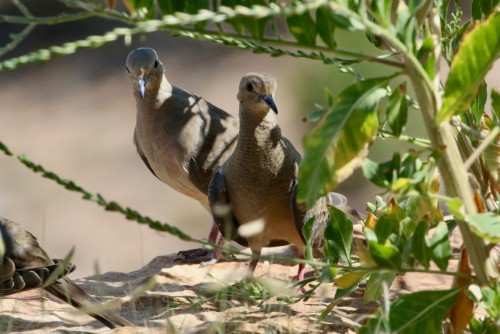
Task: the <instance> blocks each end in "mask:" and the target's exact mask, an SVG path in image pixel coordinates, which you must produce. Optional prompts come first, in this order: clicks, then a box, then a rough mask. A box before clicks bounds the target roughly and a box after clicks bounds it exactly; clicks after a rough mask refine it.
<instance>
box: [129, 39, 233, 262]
mask: <svg viewBox="0 0 500 334" xmlns="http://www.w3.org/2000/svg"><path fill="white" fill-rule="evenodd" d="M126 70H127V76H128V78H129V79H130V81H131V82H132V89H133V92H134V97H135V100H136V106H137V120H136V127H135V132H134V143H135V146H136V148H137V153H138V154H139V156H140V157H141V158H142V160H143V161H144V163H145V164H146V166H147V167H148V168H149V170H150V171H151V172H152V173H153V174H154V175H155V176H156V177H157V178H158V179H160V180H161V181H162V182H164V183H165V184H167V185H168V186H170V187H172V188H173V189H174V190H176V191H178V192H180V193H182V194H184V195H186V196H189V197H191V198H193V199H195V200H197V201H198V202H200V203H201V205H203V206H204V207H205V208H206V209H207V210H210V209H209V206H208V198H207V193H208V185H209V183H210V179H211V178H212V176H213V174H214V173H215V171H216V170H217V168H218V167H219V166H220V165H222V163H224V161H226V159H227V158H228V157H229V156H230V154H231V153H232V152H233V150H234V148H235V145H236V140H237V136H238V120H237V119H236V118H235V117H233V116H231V115H230V114H228V113H227V112H225V111H223V110H221V109H219V108H217V107H216V106H214V105H213V104H211V103H209V102H207V101H205V100H204V99H203V98H201V97H200V96H198V95H195V94H193V93H190V92H187V91H185V90H183V89H181V88H178V87H176V86H172V85H171V84H170V83H169V82H168V80H167V78H166V76H165V74H164V67H163V64H162V63H161V61H160V60H159V59H158V55H157V53H156V52H155V50H153V49H151V48H139V49H135V50H133V51H132V52H131V53H130V54H129V55H128V57H127V61H126ZM218 232H219V230H218V228H217V226H216V225H215V224H213V226H212V229H211V231H210V234H209V237H208V241H209V242H212V243H216V239H217V236H218ZM223 240H224V239H223V238H220V242H221V243H222V242H223ZM184 255H185V256H187V257H188V260H190V261H193V262H194V261H196V256H197V255H196V253H192V256H190V255H189V254H187V253H185V252H184ZM190 257H191V258H190ZM193 257H194V258H193ZM200 260H201V259H200Z"/></svg>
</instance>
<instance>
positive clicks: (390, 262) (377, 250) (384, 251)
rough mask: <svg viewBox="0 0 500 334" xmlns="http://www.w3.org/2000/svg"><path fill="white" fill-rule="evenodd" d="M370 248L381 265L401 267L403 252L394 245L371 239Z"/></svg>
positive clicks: (393, 267)
mask: <svg viewBox="0 0 500 334" xmlns="http://www.w3.org/2000/svg"><path fill="white" fill-rule="evenodd" d="M368 249H369V251H370V254H371V256H372V258H373V259H374V260H375V262H377V264H378V265H379V266H381V267H384V268H391V269H396V270H398V269H400V268H401V252H400V251H399V249H397V248H396V247H395V246H394V245H391V244H385V245H382V244H379V243H378V242H374V241H369V242H368Z"/></svg>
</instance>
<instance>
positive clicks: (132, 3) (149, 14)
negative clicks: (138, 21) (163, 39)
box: [126, 0, 155, 20]
mask: <svg viewBox="0 0 500 334" xmlns="http://www.w3.org/2000/svg"><path fill="white" fill-rule="evenodd" d="M126 2H127V4H128V6H129V7H132V8H133V9H134V10H135V13H136V14H138V16H139V17H141V18H145V19H147V20H150V19H153V18H154V17H155V3H154V1H153V0H126Z"/></svg>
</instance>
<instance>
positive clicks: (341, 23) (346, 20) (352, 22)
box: [331, 12, 366, 31]
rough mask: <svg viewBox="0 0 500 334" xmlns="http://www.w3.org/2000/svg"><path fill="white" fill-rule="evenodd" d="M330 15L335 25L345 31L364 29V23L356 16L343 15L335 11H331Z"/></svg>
mask: <svg viewBox="0 0 500 334" xmlns="http://www.w3.org/2000/svg"><path fill="white" fill-rule="evenodd" d="M331 17H332V20H333V22H334V23H335V26H336V27H338V28H340V29H344V30H347V31H363V30H365V29H366V27H365V25H364V23H363V22H361V21H360V20H359V19H358V18H356V17H352V16H343V15H340V14H337V13H335V12H332V14H331Z"/></svg>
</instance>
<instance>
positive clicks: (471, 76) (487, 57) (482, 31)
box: [436, 8, 500, 124]
mask: <svg viewBox="0 0 500 334" xmlns="http://www.w3.org/2000/svg"><path fill="white" fill-rule="evenodd" d="M499 54H500V9H499V8H497V9H496V10H495V11H494V12H493V13H492V14H491V15H490V16H489V18H488V19H487V20H486V21H484V22H480V23H478V24H476V25H475V26H474V27H473V28H472V30H471V31H469V33H467V34H466V35H465V36H464V40H463V41H462V44H461V45H460V48H459V50H458V52H457V54H456V55H455V58H454V59H453V63H452V64H451V69H450V74H449V75H448V80H447V81H446V85H445V88H444V98H443V105H442V106H441V110H439V112H438V114H437V117H436V124H440V123H441V122H443V121H446V120H448V119H450V117H451V116H453V115H456V114H459V113H462V112H464V111H465V110H466V109H467V108H468V107H469V106H470V104H471V102H472V100H473V99H474V97H475V96H476V93H477V89H478V88H479V85H480V84H481V83H482V82H483V80H484V77H485V75H486V73H487V72H488V71H489V69H490V68H491V67H492V66H493V63H494V62H495V60H496V59H497V58H498V56H499Z"/></svg>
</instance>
